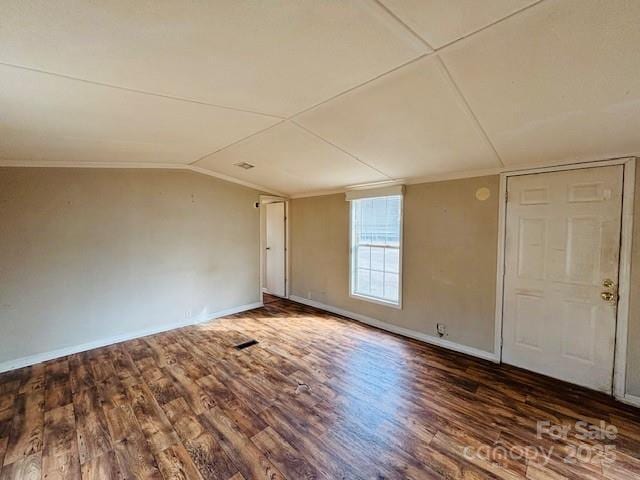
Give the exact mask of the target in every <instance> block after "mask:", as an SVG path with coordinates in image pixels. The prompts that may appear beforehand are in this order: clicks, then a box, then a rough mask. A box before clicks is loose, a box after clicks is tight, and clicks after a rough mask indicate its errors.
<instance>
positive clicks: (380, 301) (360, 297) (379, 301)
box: [347, 192, 404, 310]
mask: <svg viewBox="0 0 640 480" xmlns="http://www.w3.org/2000/svg"><path fill="white" fill-rule="evenodd" d="M396 195H398V193H395V192H394V193H392V194H390V195H379V196H366V197H357V198H353V200H359V199H361V198H382V197H388V196H396ZM399 196H400V246H399V252H398V254H399V256H400V261H399V265H398V303H395V302H390V301H386V300H384V299H381V298H376V297H369V296H366V295H361V294H359V293H354V291H353V288H354V285H353V277H354V271H353V265H354V256H353V250H354V248H353V208H352V205H351V201H349V202H348V203H349V297H351V298H354V299H356V300H362V301H365V302H369V303H375V304H378V305H383V306H385V307H391V308H395V309H397V310H402V296H403V295H402V264H403V263H404V262H403V250H404V240H403V237H404V195H402V194H400V195H399ZM347 198H348V197H347ZM349 200H351V199H349Z"/></svg>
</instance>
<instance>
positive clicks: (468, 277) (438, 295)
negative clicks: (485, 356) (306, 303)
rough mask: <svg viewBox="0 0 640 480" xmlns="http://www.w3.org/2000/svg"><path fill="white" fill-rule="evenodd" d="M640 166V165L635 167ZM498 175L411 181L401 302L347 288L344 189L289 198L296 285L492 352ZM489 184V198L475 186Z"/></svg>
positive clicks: (637, 256) (638, 232) (636, 324)
mask: <svg viewBox="0 0 640 480" xmlns="http://www.w3.org/2000/svg"><path fill="white" fill-rule="evenodd" d="M639 167H640V166H639ZM636 177H637V178H636V184H637V185H636V198H635V218H636V220H635V222H634V230H635V233H634V243H633V254H632V261H633V264H632V269H631V274H632V285H631V313H630V319H629V354H628V364H627V392H628V393H630V394H632V395H638V396H640V168H638V169H637V171H636ZM498 184H499V179H498V177H497V176H491V177H479V178H471V179H464V180H452V181H446V182H437V183H428V184H421V185H410V186H409V187H408V188H407V193H406V196H405V217H404V259H403V269H404V274H403V278H404V285H403V290H404V295H403V301H404V305H403V309H402V310H395V309H393V308H389V307H383V306H378V305H375V304H372V303H368V302H365V301H362V300H356V299H352V298H350V297H349V290H348V289H349V244H348V239H349V231H348V228H349V207H348V204H347V202H346V201H345V199H344V195H343V194H338V195H328V196H323V197H311V198H301V199H296V200H293V201H292V205H291V225H290V226H291V261H292V266H291V268H292V276H291V281H292V285H291V287H292V294H293V295H297V296H300V297H304V298H309V297H311V299H312V300H315V301H318V302H321V303H325V304H328V305H332V306H335V307H338V308H342V309H345V310H348V311H351V312H354V313H359V314H361V315H366V316H369V317H372V318H375V319H378V320H382V321H384V322H387V323H392V324H394V325H398V326H401V327H405V328H409V329H411V330H415V331H417V332H422V333H426V334H428V335H433V336H435V335H436V323H439V322H442V323H445V324H447V327H448V331H449V336H448V337H447V339H448V340H451V341H454V342H457V343H461V344H463V345H467V346H471V347H475V348H478V349H481V350H486V351H490V352H491V351H493V335H494V312H495V282H496V263H497V262H496V254H497V220H498V198H497V197H498ZM485 186H486V187H488V188H489V189H490V190H491V197H490V198H489V200H487V201H485V202H480V201H478V200H476V198H475V196H474V194H475V191H476V190H477V189H478V188H480V187H485Z"/></svg>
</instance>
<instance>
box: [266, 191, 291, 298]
mask: <svg viewBox="0 0 640 480" xmlns="http://www.w3.org/2000/svg"><path fill="white" fill-rule="evenodd" d="M266 209H267V214H266V230H267V232H266V237H267V238H266V244H267V245H266V256H265V269H266V288H267V291H268V292H269V293H271V294H273V295H278V296H280V297H284V296H285V292H286V288H285V266H286V261H285V254H286V253H285V241H286V240H285V238H286V237H285V218H284V217H285V208H284V202H278V203H267V204H266Z"/></svg>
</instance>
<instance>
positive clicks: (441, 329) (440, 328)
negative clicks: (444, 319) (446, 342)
mask: <svg viewBox="0 0 640 480" xmlns="http://www.w3.org/2000/svg"><path fill="white" fill-rule="evenodd" d="M436 331H437V332H438V336H439V337H446V336H447V326H446V325H445V324H444V323H437V324H436Z"/></svg>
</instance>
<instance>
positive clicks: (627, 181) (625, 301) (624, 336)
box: [494, 157, 640, 406]
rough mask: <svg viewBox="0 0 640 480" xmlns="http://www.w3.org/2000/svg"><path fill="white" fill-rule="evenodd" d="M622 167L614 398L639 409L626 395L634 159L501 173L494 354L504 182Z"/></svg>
mask: <svg viewBox="0 0 640 480" xmlns="http://www.w3.org/2000/svg"><path fill="white" fill-rule="evenodd" d="M612 165H622V166H623V167H624V183H623V187H622V228H621V242H620V269H619V280H618V282H619V283H618V295H619V300H618V311H617V317H616V346H615V357H614V367H613V392H612V393H613V395H614V396H615V398H617V399H618V400H620V401H623V402H625V403H630V404H635V405H636V406H640V403H638V400H640V399H638V398H637V397H634V396H632V395H627V394H626V372H627V341H628V324H629V297H630V293H631V292H630V282H631V246H632V236H633V204H634V191H635V167H636V159H635V158H634V157H626V158H615V159H611V160H602V161H595V162H583V163H575V164H569V165H560V166H556V167H542V168H530V169H523V170H513V171H508V172H503V173H501V174H500V196H499V199H500V207H499V211H498V268H497V279H496V321H495V345H494V351H495V352H496V355H497V357H498V360H499V361H500V362H502V310H503V308H504V274H505V237H506V228H507V223H506V213H507V179H508V178H509V177H515V176H519V175H530V174H534V173H546V172H560V171H565V170H577V169H582V168H594V167H607V166H612Z"/></svg>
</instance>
